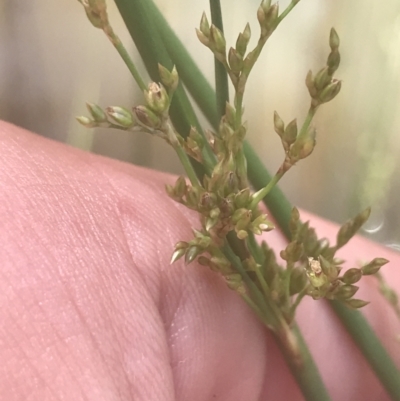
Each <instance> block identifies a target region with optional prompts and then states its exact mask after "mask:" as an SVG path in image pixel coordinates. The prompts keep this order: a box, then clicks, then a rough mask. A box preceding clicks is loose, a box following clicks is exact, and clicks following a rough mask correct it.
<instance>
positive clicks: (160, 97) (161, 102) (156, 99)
mask: <svg viewBox="0 0 400 401" xmlns="http://www.w3.org/2000/svg"><path fill="white" fill-rule="evenodd" d="M144 97H145V99H146V103H147V106H148V107H149V108H150V109H151V110H153V111H154V112H156V113H157V114H158V113H163V112H164V111H166V110H168V107H169V103H170V102H169V97H168V93H167V91H166V90H165V88H164V87H163V86H162V85H158V84H157V83H155V82H151V83H150V84H149V86H148V89H147V91H144Z"/></svg>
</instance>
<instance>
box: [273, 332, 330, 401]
mask: <svg viewBox="0 0 400 401" xmlns="http://www.w3.org/2000/svg"><path fill="white" fill-rule="evenodd" d="M291 334H292V335H293V336H294V337H295V338H296V342H297V344H296V345H297V352H298V358H297V359H296V358H293V354H292V352H291V349H290V347H288V346H287V344H286V343H285V342H283V341H282V337H281V336H280V335H279V334H275V339H276V342H277V343H278V346H279V348H280V350H281V352H282V354H283V355H284V357H285V360H286V362H287V364H288V366H289V368H290V371H291V372H292V374H293V376H294V377H295V378H296V382H297V384H298V385H299V387H300V388H301V392H302V393H303V395H304V398H305V399H306V400H307V401H329V400H331V398H330V396H329V394H328V391H327V390H326V388H325V386H324V384H323V382H322V378H321V376H320V374H319V371H318V368H317V366H316V365H315V363H314V360H313V359H312V356H311V354H310V352H309V350H308V347H307V344H306V343H305V341H304V339H303V336H302V335H301V332H300V330H299V328H298V327H297V326H294V327H293V328H292V329H291Z"/></svg>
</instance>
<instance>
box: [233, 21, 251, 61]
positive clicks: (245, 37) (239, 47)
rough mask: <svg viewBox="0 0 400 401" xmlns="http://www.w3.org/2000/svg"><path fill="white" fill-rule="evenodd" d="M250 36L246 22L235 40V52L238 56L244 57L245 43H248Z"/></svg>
mask: <svg viewBox="0 0 400 401" xmlns="http://www.w3.org/2000/svg"><path fill="white" fill-rule="evenodd" d="M250 37H251V30H250V25H249V24H246V27H245V28H244V31H243V33H239V36H238V38H237V40H236V52H237V54H238V55H239V56H240V57H242V58H243V57H244V55H245V53H246V50H247V45H248V44H249V41H250Z"/></svg>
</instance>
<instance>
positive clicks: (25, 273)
mask: <svg viewBox="0 0 400 401" xmlns="http://www.w3.org/2000/svg"><path fill="white" fill-rule="evenodd" d="M0 152H1V153H0V154H1V166H0V188H1V200H0V215H1V216H0V217H1V220H0V221H1V231H0V238H1V248H0V260H1V269H0V305H1V308H0V322H1V324H0V360H1V365H0V394H1V399H2V400H7V401H22V400H29V401H36V400H37V401H50V400H52V401H53V400H54V401H58V400H60V401H61V400H68V401H69V400H71V401H89V400H90V401H100V400H101V401H111V400H112V401H114V400H121V401H133V400H135V401H189V400H190V401H210V400H220V401H242V400H246V401H258V400H263V401H264V400H278V401H279V400H291V401H295V400H301V399H302V396H301V395H300V392H299V390H298V389H297V385H296V384H295V381H294V380H293V378H292V377H291V375H290V373H289V371H288V369H287V367H286V365H285V362H284V360H283V359H282V357H281V356H280V353H279V351H278V349H277V347H276V345H275V343H274V340H273V338H272V336H271V335H270V334H269V333H267V332H266V330H265V329H264V328H263V327H262V326H261V324H260V323H259V322H258V321H257V319H256V318H255V317H254V315H253V313H252V311H250V310H249V309H248V307H247V306H246V305H245V304H244V303H243V302H242V300H241V299H239V297H238V296H237V295H236V294H235V293H234V292H232V291H230V290H229V289H228V288H226V286H225V284H224V283H223V281H222V280H221V279H220V278H219V277H218V276H217V275H215V274H214V273H212V272H211V271H209V270H207V269H206V268H205V267H202V266H198V265H196V264H193V265H190V266H184V264H183V263H182V262H181V261H180V262H178V263H176V264H174V265H172V266H171V265H170V264H169V259H170V256H171V252H172V247H173V244H174V243H175V242H176V241H178V240H182V239H189V238H190V237H191V226H192V225H194V226H196V225H197V218H196V216H195V215H193V214H192V213H190V212H189V211H187V210H185V209H184V208H183V207H181V206H180V205H178V204H176V203H174V202H173V201H172V200H170V199H169V198H168V197H167V196H166V195H165V193H164V183H165V182H166V181H171V180H172V179H173V178H172V177H170V176H167V175H165V174H162V173H156V172H153V171H149V170H145V169H142V168H139V167H134V166H131V165H127V164H124V163H120V162H117V161H113V160H109V159H106V158H102V157H99V156H95V155H92V154H88V153H84V152H81V151H79V150H76V149H72V148H70V147H67V146H65V145H62V144H59V143H56V142H53V141H50V140H47V139H44V138H41V137H39V136H36V135H33V134H31V133H29V132H26V131H24V130H22V129H19V128H16V127H14V126H11V125H8V124H6V123H2V124H1V125H0ZM304 216H305V217H306V218H311V219H312V222H313V225H314V226H316V227H317V228H318V231H319V232H320V233H323V234H324V235H327V236H331V237H332V236H334V235H335V233H336V230H337V228H336V227H335V226H334V225H333V224H330V223H327V222H325V221H323V220H321V219H319V218H316V217H313V216H307V215H306V214H304ZM268 239H269V241H270V242H272V243H273V244H274V246H276V247H279V246H282V245H283V244H284V240H283V238H282V236H281V235H279V233H278V232H277V231H274V232H273V233H269V234H268ZM342 256H343V257H345V258H348V259H350V262H354V261H355V260H357V259H358V258H361V259H363V260H369V259H372V258H373V257H376V256H381V257H385V258H387V259H390V260H391V263H390V265H388V266H385V267H384V268H383V270H384V272H385V275H386V277H388V278H389V280H390V284H391V285H392V286H393V287H394V288H396V289H397V290H399V289H400V273H399V271H398V268H397V266H398V265H399V262H400V255H399V254H397V253H394V252H391V251H389V250H388V249H384V248H381V247H380V246H378V245H375V244H373V243H371V242H368V241H367V240H364V239H361V238H356V239H354V240H353V241H352V242H350V244H349V245H348V246H347V247H346V248H345V251H344V252H343V253H342ZM376 287H377V286H376V281H375V279H374V278H369V279H368V278H367V279H365V285H364V287H363V289H362V290H360V293H361V294H360V298H362V299H366V300H370V301H372V303H371V305H369V306H367V307H366V308H365V309H364V312H365V314H366V315H367V316H368V318H369V320H370V322H371V323H372V325H373V327H374V328H375V329H376V331H377V332H378V334H379V337H380V338H381V339H382V341H383V342H384V344H385V346H386V347H387V349H388V350H389V352H390V353H391V355H392V356H393V357H394V358H395V360H396V361H397V363H398V364H400V343H398V342H396V335H397V334H398V333H400V324H399V322H398V321H397V318H396V317H395V314H394V313H393V311H392V310H391V309H390V307H389V306H388V305H387V303H386V301H385V300H383V299H382V297H381V296H380V295H379V294H378V291H377V289H376ZM383 311H384V312H383ZM298 321H299V324H300V327H301V329H302V331H303V334H304V336H305V337H306V340H307V342H308V344H309V345H310V348H311V350H312V352H313V354H314V357H315V359H316V361H317V363H318V365H319V367H320V369H321V373H322V375H323V378H324V379H325V381H326V383H327V386H328V388H329V391H330V392H331V394H332V397H333V399H334V400H341V401H346V400H363V401H365V400H371V401H372V400H374V401H375V400H387V399H388V398H387V396H386V395H385V393H384V390H383V389H382V388H381V387H380V384H379V383H378V380H377V379H376V378H375V376H374V375H373V374H372V373H371V371H370V369H369V367H368V366H367V364H366V362H365V361H364V360H363V358H362V357H361V355H360V353H359V351H358V350H357V349H356V347H355V346H354V345H353V343H352V340H351V339H350V337H349V335H348V334H347V333H346V332H345V330H344V329H343V328H342V327H341V325H340V322H339V321H338V319H337V318H336V317H335V315H334V314H333V312H332V311H331V309H330V308H329V306H328V305H327V304H326V303H325V302H323V301H312V300H307V301H305V302H304V305H302V306H301V307H300V310H299V315H298Z"/></svg>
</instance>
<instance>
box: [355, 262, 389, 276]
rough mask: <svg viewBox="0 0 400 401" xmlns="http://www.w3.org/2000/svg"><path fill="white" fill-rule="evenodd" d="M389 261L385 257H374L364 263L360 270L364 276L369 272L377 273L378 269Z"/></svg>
mask: <svg viewBox="0 0 400 401" xmlns="http://www.w3.org/2000/svg"><path fill="white" fill-rule="evenodd" d="M386 263H389V261H388V260H387V259H385V258H375V259H374V260H373V261H371V262H369V263H368V264H367V265H364V266H363V267H362V268H361V271H362V273H363V275H364V276H368V275H370V274H375V273H378V271H379V269H380V268H381V267H382V266H383V265H386Z"/></svg>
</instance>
